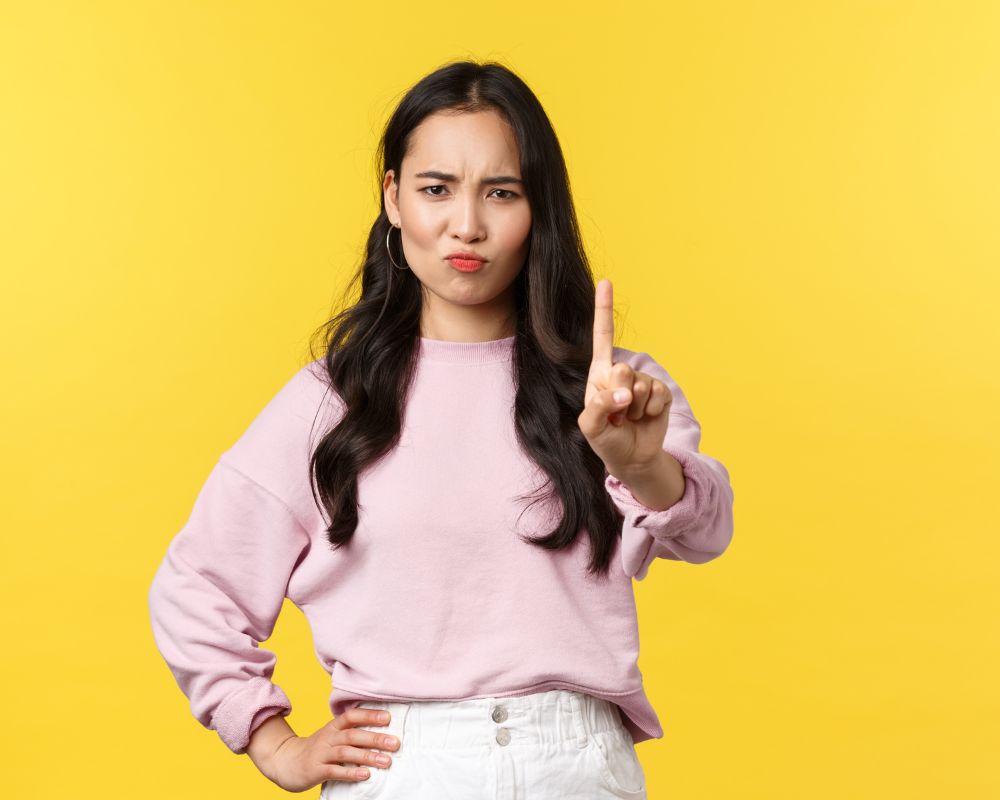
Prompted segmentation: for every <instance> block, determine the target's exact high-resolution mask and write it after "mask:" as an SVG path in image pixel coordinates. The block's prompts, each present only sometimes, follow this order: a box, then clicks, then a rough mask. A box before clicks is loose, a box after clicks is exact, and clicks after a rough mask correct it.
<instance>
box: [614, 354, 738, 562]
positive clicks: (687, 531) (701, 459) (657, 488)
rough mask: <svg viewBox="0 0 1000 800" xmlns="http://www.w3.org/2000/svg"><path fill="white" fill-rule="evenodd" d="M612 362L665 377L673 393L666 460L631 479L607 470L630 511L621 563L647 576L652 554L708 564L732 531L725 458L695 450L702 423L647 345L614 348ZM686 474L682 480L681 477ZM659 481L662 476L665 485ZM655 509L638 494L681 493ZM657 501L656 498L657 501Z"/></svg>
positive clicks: (621, 504)
mask: <svg viewBox="0 0 1000 800" xmlns="http://www.w3.org/2000/svg"><path fill="white" fill-rule="evenodd" d="M615 351H616V352H615V359H614V360H615V362H618V361H625V362H627V363H628V364H629V365H630V366H631V367H632V368H633V369H634V370H635V371H637V372H644V373H646V374H647V375H651V376H653V377H654V378H656V379H658V380H660V381H662V382H663V383H665V384H666V385H667V387H668V388H669V389H670V392H671V395H672V397H673V400H672V402H671V407H670V411H669V424H668V427H667V433H666V436H665V437H664V440H663V451H664V459H663V461H662V462H660V464H661V466H660V467H657V468H653V469H649V470H647V471H646V472H644V473H643V475H642V476H641V477H640V476H635V479H634V480H633V485H634V488H635V494H633V492H632V490H631V488H630V487H629V485H628V484H627V483H626V482H625V481H622V480H620V479H619V478H617V477H615V476H614V475H610V474H609V475H608V476H607V478H606V479H605V488H606V489H607V491H608V493H609V494H610V496H611V499H612V501H613V502H614V504H615V505H616V506H617V508H618V510H619V511H621V513H622V514H623V515H624V517H625V522H624V524H623V526H622V545H621V547H622V550H621V552H622V564H623V567H624V569H625V572H626V574H628V575H629V576H631V577H634V578H635V579H636V580H642V579H643V578H644V577H645V576H646V572H647V570H648V569H649V565H650V564H651V563H652V562H653V559H655V558H667V559H672V560H674V561H686V562H688V563H691V564H704V563H706V562H708V561H711V560H713V559H715V558H718V557H719V556H720V555H722V553H723V552H724V551H725V550H726V548H727V547H728V546H729V543H730V542H731V541H732V537H733V489H732V486H731V483H730V478H729V472H728V470H727V469H726V467H725V466H724V465H723V464H722V462H721V461H719V460H717V459H715V458H712V457H711V456H708V455H705V454H704V453H700V452H698V446H699V444H700V442H701V426H700V425H699V423H698V420H697V419H696V418H695V416H694V413H693V412H692V411H691V406H690V404H689V403H688V400H687V398H686V397H685V395H684V392H683V391H681V388H680V387H679V386H678V385H677V383H676V381H674V379H673V378H672V377H671V376H670V375H669V374H668V373H667V371H666V370H665V369H664V368H663V367H662V366H660V365H659V364H658V363H657V362H656V361H655V360H654V359H653V358H652V356H650V355H649V354H648V353H642V352H639V353H636V352H632V351H630V350H626V349H624V348H618V347H616V348H615ZM680 476H683V485H682V488H681V487H680V486H679V485H678V484H680V483H681V481H679V480H678V478H679V477H680ZM660 484H663V485H662V486H661V485H660ZM678 494H679V499H677V500H676V502H673V504H672V505H670V506H669V507H667V508H665V509H662V510H657V509H656V508H654V507H651V506H647V505H645V504H643V503H642V502H640V501H639V500H638V499H637V498H636V495H638V496H639V497H641V498H643V499H651V498H656V497H664V496H665V497H677V496H678ZM654 505H656V504H654Z"/></svg>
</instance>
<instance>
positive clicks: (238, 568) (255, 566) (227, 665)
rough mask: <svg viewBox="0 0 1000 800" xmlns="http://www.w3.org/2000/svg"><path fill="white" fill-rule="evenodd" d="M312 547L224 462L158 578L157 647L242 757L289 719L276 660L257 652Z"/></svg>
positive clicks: (152, 603)
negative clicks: (257, 738)
mask: <svg viewBox="0 0 1000 800" xmlns="http://www.w3.org/2000/svg"><path fill="white" fill-rule="evenodd" d="M308 546H309V537H308V534H307V533H306V531H305V530H304V529H303V527H302V526H301V525H300V524H299V523H298V521H297V520H296V519H295V517H294V516H293V514H292V512H291V511H290V510H289V509H288V507H287V506H286V505H285V504H284V503H283V502H282V501H281V500H280V499H279V498H278V497H276V496H275V495H273V494H271V493H270V492H269V491H268V490H267V489H265V488H264V487H262V486H261V485H260V484H258V483H256V482H255V481H254V480H252V479H251V478H249V477H248V476H247V475H245V474H244V473H243V472H241V471H240V470H239V469H237V468H236V467H235V466H232V465H231V464H230V463H229V462H227V460H226V456H223V457H222V458H221V459H220V460H219V462H218V463H217V464H216V465H215V467H214V468H213V469H212V472H211V473H210V475H209V477H208V479H207V481H206V482H205V484H204V486H203V487H202V489H201V491H200V493H199V495H198V497H197V499H196V501H195V504H194V508H193V510H192V512H191V515H190V517H189V519H188V521H187V523H186V524H185V525H184V527H183V528H182V530H181V531H180V532H179V533H178V534H177V535H176V536H175V537H174V539H173V540H172V541H171V543H170V545H169V547H168V549H167V554H166V556H165V557H164V559H163V561H162V563H161V564H160V566H159V569H158V570H157V572H156V575H155V577H154V578H153V582H152V585H151V587H150V590H149V611H150V619H151V622H152V628H153V635H154V638H155V640H156V645H157V647H158V649H159V650H160V653H161V654H162V655H163V658H164V660H165V661H166V662H167V665H168V667H169V668H170V671H171V672H172V673H173V675H174V678H175V680H176V681H177V684H178V686H179V687H180V689H181V690H182V692H183V693H184V694H185V695H186V696H187V697H188V700H189V702H190V707H191V711H192V713H193V715H194V716H195V718H196V719H197V720H198V721H199V722H200V723H201V724H202V725H204V726H205V727H207V728H209V729H211V730H215V731H217V732H218V734H219V736H220V738H221V739H222V740H223V742H224V743H225V744H226V746H227V747H229V748H230V749H231V750H232V751H233V752H234V753H243V752H246V748H247V745H248V744H249V740H250V737H251V735H252V734H253V733H254V731H255V730H256V729H257V728H258V727H259V726H260V725H262V724H263V723H264V722H265V721H266V720H268V719H270V718H271V717H273V716H275V715H281V716H282V717H283V716H285V715H287V714H289V713H290V712H291V709H292V705H291V702H290V701H289V699H288V697H287V695H286V694H285V693H284V691H283V690H282V689H281V688H280V687H279V686H277V685H276V684H274V683H273V682H272V681H271V675H272V674H273V671H274V666H275V662H276V656H275V654H274V653H273V652H271V651H269V650H265V649H261V648H259V647H258V644H259V642H262V641H265V640H266V639H268V638H269V637H270V635H271V633H272V632H273V630H274V625H275V623H276V621H277V618H278V614H279V612H280V611H281V606H282V603H283V600H284V597H285V592H286V589H287V586H288V580H289V577H290V575H291V573H292V571H293V569H294V567H295V565H296V564H297V563H298V561H299V560H300V558H301V557H302V555H303V554H304V553H305V552H306V550H307V548H308ZM269 730H271V728H269Z"/></svg>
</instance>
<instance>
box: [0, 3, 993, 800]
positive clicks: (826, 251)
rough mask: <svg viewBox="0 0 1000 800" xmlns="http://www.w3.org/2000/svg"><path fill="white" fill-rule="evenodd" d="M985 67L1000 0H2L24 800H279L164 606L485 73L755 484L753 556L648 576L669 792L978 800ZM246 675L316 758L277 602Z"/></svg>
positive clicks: (627, 308)
mask: <svg viewBox="0 0 1000 800" xmlns="http://www.w3.org/2000/svg"><path fill="white" fill-rule="evenodd" d="M998 39H1000V4H998V3H995V2H991V1H990V0H983V1H982V2H961V1H959V0H952V2H948V3H944V2H938V3H933V2H903V1H901V0H900V1H897V2H880V1H879V0H865V1H863V2H862V1H861V0H851V1H850V2H845V0H838V2H829V3H806V2H754V3H747V2H739V1H737V0H731V1H730V2H718V0H715V1H709V2H706V0H697V1H692V2H662V0H660V1H659V2H644V3H618V4H612V5H611V6H608V5H607V4H597V5H594V6H591V7H586V6H580V5H578V4H576V3H573V4H569V3H566V4H562V5H559V4H548V5H546V4H540V3H537V2H521V1H520V0H511V2H507V3H504V4H502V5H501V6H491V5H489V4H487V5H483V4H468V3H450V2H440V3H435V4H431V5H427V4H413V3H395V2H390V3H379V4H361V5H360V6H352V5H351V4H337V3H319V2H308V3H262V2H240V3H230V2H178V1H177V0H175V1H174V2H170V3H152V2H136V1H135V0H132V1H131V2H117V3H113V2H96V1H92V2H87V3H77V2H44V3H29V2H15V1H13V0H7V1H5V2H3V3H2V4H0V76H2V77H0V265H2V269H3V290H2V291H0V303H2V308H0V311H2V313H0V326H2V331H0V335H2V341H3V348H2V351H0V352H2V358H3V376H4V383H5V389H4V391H3V392H2V404H3V411H4V447H3V450H4V454H5V457H4V459H3V487H4V500H3V509H4V529H5V533H4V536H3V558H2V559H0V561H2V564H3V566H2V570H3V572H2V581H0V587H2V588H0V591H2V593H3V596H2V598H0V599H2V602H3V607H4V609H5V610H6V612H7V614H8V616H7V623H6V625H5V629H6V631H7V635H8V639H7V642H8V645H7V646H8V656H7V657H5V658H4V678H5V679H4V681H3V685H4V688H5V697H4V707H5V711H6V714H5V717H6V724H5V725H3V726H2V733H0V748H2V751H3V754H4V759H3V760H4V762H5V765H6V766H5V768H4V773H3V777H2V784H3V787H4V794H5V795H6V796H9V797H16V798H19V799H22V798H65V797H74V798H83V797H91V796H93V797H101V798H108V797H135V796H141V797H143V798H149V799H150V800H154V798H161V797H162V798H172V797H185V798H187V799H188V800H198V799H199V798H206V800H208V799H209V798H211V800H218V798H244V799H246V798H269V797H273V798H279V797H285V796H287V795H286V793H285V792H283V791H282V790H281V789H279V788H277V787H276V786H274V785H273V784H271V783H269V782H268V781H267V780H266V779H265V778H264V777H263V776H261V775H260V774H259V773H258V772H257V770H256V768H255V767H254V766H253V764H252V762H251V761H250V760H249V758H248V757H236V756H234V755H233V754H232V753H230V752H229V751H228V750H227V749H226V748H225V746H224V745H223V744H222V743H221V741H220V740H219V739H218V738H217V735H216V734H215V733H214V732H210V731H205V730H204V729H202V728H201V727H200V726H199V725H198V724H197V722H196V721H195V720H194V718H193V717H191V716H190V714H189V711H188V707H187V703H186V700H185V698H184V697H183V696H182V695H181V694H180V692H179V690H178V689H177V687H176V685H175V684H174V681H173V678H172V677H171V675H170V674H169V672H168V670H167V667H166V665H165V663H164V662H163V660H162V659H161V657H160V655H159V653H158V652H157V650H156V649H155V646H154V643H153V640H152V634H151V630H150V626H149V620H148V610H147V605H146V599H147V598H146V594H147V591H148V587H149V584H150V581H151V579H152V576H153V572H154V570H155V568H156V566H157V564H158V562H159V560H160V559H161V558H162V556H163V554H164V552H165V548H166V546H167V544H168V542H169V540H170V538H171V537H172V536H173V535H174V534H175V533H176V532H177V531H178V530H179V529H180V527H181V526H182V525H183V523H184V521H185V520H186V519H187V516H188V514H189V513H190V510H191V505H192V503H193V501H194V498H195V496H196V493H197V491H198V489H199V488H200V486H201V484H202V482H203V481H204V479H205V478H206V477H207V474H208V471H209V469H210V468H211V465H212V464H213V463H214V461H215V459H216V458H217V456H218V454H219V453H220V452H221V451H222V450H224V449H225V448H227V447H228V446H229V445H230V444H231V443H232V442H233V441H234V440H235V439H236V437H238V436H239V434H240V433H241V432H242V431H243V430H244V429H245V428H246V426H247V425H248V424H249V422H250V420H251V419H253V417H254V416H255V415H256V413H257V412H258V411H259V410H260V409H261V408H262V407H263V405H264V404H265V403H266V402H267V400H268V399H270V397H272V396H273V394H274V393H275V392H276V391H277V389H278V388H279V387H280V386H281V385H282V384H283V383H284V382H285V381H286V380H287V379H288V378H289V377H290V376H291V374H292V373H293V372H294V371H295V370H296V369H297V368H298V367H299V366H300V365H302V364H304V363H305V361H304V359H305V358H306V357H307V351H306V348H307V343H308V339H309V335H310V334H311V333H312V331H313V330H314V329H315V327H316V326H318V325H319V324H320V323H321V322H322V321H323V320H324V319H326V317H327V313H328V311H329V309H330V303H331V301H332V299H333V298H334V297H335V296H336V294H337V293H338V292H339V290H340V289H341V287H342V285H343V282H344V281H345V280H346V278H347V276H348V274H349V273H350V271H351V270H352V269H353V267H354V266H355V263H356V261H357V258H358V256H359V254H360V252H361V247H362V243H363V237H364V235H365V233H366V232H367V229H368V226H369V225H370V223H371V220H372V218H373V215H374V214H375V212H376V209H377V199H378V194H377V191H378V190H377V183H376V176H373V175H372V174H371V163H372V156H373V148H374V145H375V142H376V137H377V135H378V132H379V129H380V127H381V125H382V123H383V121H384V120H385V118H386V117H387V115H388V113H389V111H390V110H391V108H392V107H393V105H394V103H395V102H396V101H397V100H398V99H399V97H400V96H401V95H402V93H403V92H404V91H405V90H406V88H408V87H409V86H410V85H411V84H412V83H413V82H415V81H416V80H417V79H419V78H420V77H421V76H423V75H424V74H426V73H427V72H429V71H431V70H433V69H434V68H436V67H438V66H440V65H442V64H443V63H445V62H447V61H451V60H454V59H460V58H464V57H473V58H477V59H486V58H493V59H497V60H500V61H502V62H504V63H506V64H507V65H508V66H510V67H511V68H513V69H515V70H516V71H517V72H518V73H519V74H520V75H522V76H523V77H524V78H525V79H526V80H527V82H528V83H529V85H530V86H532V88H533V89H534V90H535V91H536V92H537V93H538V95H539V97H540V99H541V101H542V103H543V104H544V106H545V107H546V109H547V110H548V112H549V114H550V116H551V118H552V120H553V123H554V125H555V127H556V130H557V131H558V133H559V136H560V140H561V142H562V144H563V147H564V148H565V153H566V157H567V159H568V162H569V168H570V174H571V177H572V181H573V189H574V192H575V197H576V201H577V203H578V211H579V214H580V216H581V220H582V223H583V226H584V231H585V236H586V241H587V245H588V248H589V251H590V254H591V256H592V258H593V263H594V266H595V271H596V273H597V276H598V277H610V278H611V279H612V280H613V281H614V286H615V301H616V307H617V309H618V311H619V313H620V314H621V315H622V317H621V322H622V324H621V325H620V326H619V328H618V340H617V341H618V343H619V344H622V345H623V346H626V347H630V348H633V349H642V350H647V351H648V352H650V353H652V354H653V355H654V357H656V358H657V360H659V361H660V363H662V364H663V365H664V366H665V367H666V368H667V369H668V370H669V371H670V373H671V374H672V375H673V377H674V378H675V379H676V380H677V381H678V382H679V383H680V385H681V386H682V387H683V389H684V391H685V392H686V393H687V395H688V397H689V399H690V400H691V403H692V407H693V409H694V411H695V413H696V415H697V416H698V418H699V420H700V421H701V423H702V426H703V431H704V438H703V441H702V449H703V451H704V452H706V453H709V454H710V455H713V456H715V457H717V458H719V459H720V460H722V461H723V462H724V463H725V464H726V466H727V467H728V468H729V470H730V472H731V475H732V479H733V487H734V491H735V497H736V500H735V506H734V510H735V520H736V531H735V536H734V539H733V543H732V545H731V546H730V549H729V550H728V551H727V552H726V553H725V554H724V555H723V556H722V557H721V558H720V559H718V560H717V561H714V562H711V563H709V564H705V565H701V566H695V565H690V564H685V563H678V562H663V561H661V562H658V563H657V564H655V565H654V567H653V569H651V571H650V573H649V576H648V577H647V579H646V580H644V581H643V582H641V583H636V584H635V588H636V593H637V598H638V603H639V613H640V623H641V631H642V652H641V656H640V667H641V669H642V671H643V673H644V676H645V680H646V685H647V688H648V690H649V693H650V697H651V700H652V701H653V703H654V705H655V706H656V708H657V710H658V712H659V713H660V717H661V721H662V723H663V725H664V728H665V736H664V738H663V739H659V740H652V741H649V742H645V743H642V744H640V745H639V746H638V752H639V755H640V758H641V760H642V762H643V765H644V766H645V768H646V771H647V776H648V782H649V792H650V798H651V800H660V799H663V800H681V798H684V799H685V800H694V799H695V798H698V800H715V799H716V798H739V799H740V800H743V799H744V798H766V799H767V800H777V799H778V798H811V799H817V800H818V799H819V798H838V800H839V799H840V798H882V797H906V798H941V797H961V798H987V797H997V796H998V794H1000V779H998V775H997V771H996V769H995V762H994V761H993V759H994V758H995V757H996V755H997V753H998V752H1000V736H998V726H997V722H996V720H997V713H998V704H1000V692H998V690H997V681H996V676H997V675H998V674H1000V668H998V658H997V655H998V650H1000V641H998V635H997V619H998V610H1000V609H998V606H1000V603H998V595H997V592H996V588H995V586H996V583H997V576H998V570H997V557H998V555H1000V553H998V551H1000V547H998V543H997V542H998V533H1000V531H998V525H997V522H996V513H997V512H996V507H995V502H994V500H995V493H994V492H990V491H989V490H990V489H991V488H992V489H993V490H995V489H996V484H997V467H996V463H997V458H998V438H1000V437H998V431H997V424H996V419H997V408H998V405H1000V377H998V369H997V366H998V363H997V358H996V354H997V352H998V338H1000V337H998V333H997V329H998V326H997V323H996V308H997V302H998V296H997V291H996V290H997V285H998V279H997V272H998V267H1000V226H998V214H1000V189H998V187H1000V174H998V173H1000V170H998V168H997V167H998V156H997V153H998V142H1000V112H998V108H1000V99H998V98H1000V95H998V89H1000V50H998V48H997V41H998ZM344 613H350V609H344ZM266 646H267V647H268V648H270V649H274V650H275V651H276V652H277V653H278V656H279V657H278V666H277V671H276V673H275V679H276V680H277V681H278V682H279V683H280V685H282V687H283V688H285V690H286V691H287V692H288V694H289V695H290V697H291V698H292V701H293V703H294V706H295V708H294V711H293V714H292V716H291V717H289V722H290V723H291V724H292V725H293V727H294V728H295V729H296V730H297V731H299V732H300V733H304V734H305V733H311V732H312V731H313V730H315V729H316V728H317V727H319V726H320V725H322V724H323V723H324V722H326V721H327V720H328V711H327V708H326V698H327V694H328V691H329V684H328V681H327V676H326V673H325V672H324V671H323V670H322V668H321V667H320V665H319V663H318V662H317V661H316V659H315V656H314V654H313V651H312V643H311V639H310V635H309V631H308V628H307V626H306V623H305V620H304V618H303V617H302V616H301V615H300V614H299V612H298V611H297V610H296V609H295V607H294V606H292V605H291V604H290V603H288V602H287V601H286V608H285V613H283V614H282V616H281V619H280V621H279V623H278V627H277V630H276V632H275V634H274V636H273V637H272V638H271V639H270V640H269V641H268V642H267V644H266ZM313 795H315V796H318V789H316V790H315V791H314V792H311V793H310V796H313Z"/></svg>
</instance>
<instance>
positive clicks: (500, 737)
mask: <svg viewBox="0 0 1000 800" xmlns="http://www.w3.org/2000/svg"><path fill="white" fill-rule="evenodd" d="M497 742H499V743H500V744H510V731H509V730H507V729H506V728H501V729H500V730H498V731H497Z"/></svg>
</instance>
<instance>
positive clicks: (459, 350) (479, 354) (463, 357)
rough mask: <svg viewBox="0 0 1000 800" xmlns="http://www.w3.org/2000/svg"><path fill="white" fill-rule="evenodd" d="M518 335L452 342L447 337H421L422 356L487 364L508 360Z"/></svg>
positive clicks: (430, 358)
mask: <svg viewBox="0 0 1000 800" xmlns="http://www.w3.org/2000/svg"><path fill="white" fill-rule="evenodd" d="M516 340H517V335H516V334H515V335H514V336H505V337H504V338H503V339H490V340H489V341H485V342H452V341H449V340H447V339H429V338H427V337H426V336H421V337H420V358H422V359H426V360H428V361H447V362H450V363H452V364H487V363H490V362H493V361H507V360H508V359H509V358H510V357H511V354H512V353H513V352H514V342H515V341H516Z"/></svg>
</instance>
